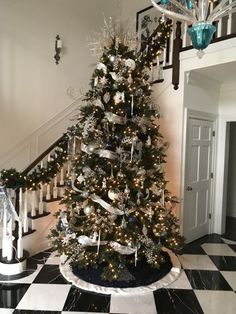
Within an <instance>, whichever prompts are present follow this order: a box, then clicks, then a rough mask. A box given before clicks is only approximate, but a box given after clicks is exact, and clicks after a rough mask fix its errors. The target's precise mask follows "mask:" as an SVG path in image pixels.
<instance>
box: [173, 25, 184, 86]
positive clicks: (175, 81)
mask: <svg viewBox="0 0 236 314" xmlns="http://www.w3.org/2000/svg"><path fill="white" fill-rule="evenodd" d="M182 42H183V41H182V38H181V22H177V23H176V31H175V39H174V45H173V71H172V84H173V85H174V89H175V90H177V89H178V88H179V66H180V61H179V53H180V50H181V48H182Z"/></svg>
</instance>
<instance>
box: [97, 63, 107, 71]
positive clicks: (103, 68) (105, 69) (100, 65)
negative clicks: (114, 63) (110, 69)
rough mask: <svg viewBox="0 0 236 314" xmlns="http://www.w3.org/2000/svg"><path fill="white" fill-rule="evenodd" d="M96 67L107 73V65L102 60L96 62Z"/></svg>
mask: <svg viewBox="0 0 236 314" xmlns="http://www.w3.org/2000/svg"><path fill="white" fill-rule="evenodd" d="M97 69H98V70H102V71H103V72H104V73H107V66H106V65H105V64H104V63H102V62H99V63H98V64H97Z"/></svg>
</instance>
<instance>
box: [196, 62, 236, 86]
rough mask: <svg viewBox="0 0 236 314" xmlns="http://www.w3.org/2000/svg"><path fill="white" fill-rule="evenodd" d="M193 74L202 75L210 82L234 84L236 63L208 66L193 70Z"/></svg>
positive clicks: (235, 80)
mask: <svg viewBox="0 0 236 314" xmlns="http://www.w3.org/2000/svg"><path fill="white" fill-rule="evenodd" d="M194 72H196V73H198V74H200V75H203V76H205V77H206V78H208V79H210V80H212V79H213V80H214V81H217V82H218V83H219V84H229V83H233V82H235V83H236V62H229V63H224V64H219V65H215V66H210V67H206V68H202V69H198V70H194Z"/></svg>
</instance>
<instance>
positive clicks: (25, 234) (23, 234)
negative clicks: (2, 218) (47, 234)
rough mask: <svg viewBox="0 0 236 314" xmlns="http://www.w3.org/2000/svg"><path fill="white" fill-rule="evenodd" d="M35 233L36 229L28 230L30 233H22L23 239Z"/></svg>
mask: <svg viewBox="0 0 236 314" xmlns="http://www.w3.org/2000/svg"><path fill="white" fill-rule="evenodd" d="M35 231H36V229H31V228H28V231H27V232H23V233H22V237H25V236H27V235H29V234H32V233H34V232H35Z"/></svg>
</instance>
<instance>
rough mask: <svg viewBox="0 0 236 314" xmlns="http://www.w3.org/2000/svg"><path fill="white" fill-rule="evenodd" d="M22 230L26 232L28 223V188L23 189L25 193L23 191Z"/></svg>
mask: <svg viewBox="0 0 236 314" xmlns="http://www.w3.org/2000/svg"><path fill="white" fill-rule="evenodd" d="M23 230H24V232H25V233H26V232H28V230H29V224H28V190H25V193H24V214H23Z"/></svg>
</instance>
